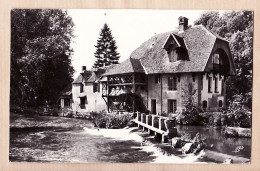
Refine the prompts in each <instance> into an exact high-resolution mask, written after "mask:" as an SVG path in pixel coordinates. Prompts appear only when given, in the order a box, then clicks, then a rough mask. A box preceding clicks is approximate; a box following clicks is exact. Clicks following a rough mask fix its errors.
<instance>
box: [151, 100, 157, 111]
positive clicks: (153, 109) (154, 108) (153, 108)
mask: <svg viewBox="0 0 260 171" xmlns="http://www.w3.org/2000/svg"><path fill="white" fill-rule="evenodd" d="M151 113H152V114H156V99H152V100H151Z"/></svg>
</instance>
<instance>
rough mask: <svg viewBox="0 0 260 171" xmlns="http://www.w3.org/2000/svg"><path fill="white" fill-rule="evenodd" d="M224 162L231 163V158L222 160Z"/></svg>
mask: <svg viewBox="0 0 260 171" xmlns="http://www.w3.org/2000/svg"><path fill="white" fill-rule="evenodd" d="M224 164H232V159H230V158H229V159H226V160H224Z"/></svg>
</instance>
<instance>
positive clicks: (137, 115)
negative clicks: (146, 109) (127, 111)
mask: <svg viewBox="0 0 260 171" xmlns="http://www.w3.org/2000/svg"><path fill="white" fill-rule="evenodd" d="M136 119H137V120H138V121H140V113H139V112H136ZM139 127H140V124H138V128H139Z"/></svg>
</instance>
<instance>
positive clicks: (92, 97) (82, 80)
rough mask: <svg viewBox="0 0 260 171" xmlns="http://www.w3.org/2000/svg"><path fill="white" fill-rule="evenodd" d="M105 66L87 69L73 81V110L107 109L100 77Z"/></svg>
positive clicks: (84, 67)
mask: <svg viewBox="0 0 260 171" xmlns="http://www.w3.org/2000/svg"><path fill="white" fill-rule="evenodd" d="M104 72H105V68H99V69H92V70H86V66H82V72H81V73H80V74H79V76H78V77H77V78H76V79H75V80H74V81H73V82H72V99H73V103H72V110H73V111H74V112H92V111H97V112H99V111H103V110H106V103H105V101H104V100H103V99H102V95H101V91H100V90H101V84H100V83H99V79H100V77H101V75H102V74H103V73H104Z"/></svg>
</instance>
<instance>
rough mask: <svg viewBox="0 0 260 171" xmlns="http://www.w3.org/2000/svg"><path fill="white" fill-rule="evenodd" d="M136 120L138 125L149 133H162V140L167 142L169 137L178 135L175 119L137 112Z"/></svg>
mask: <svg viewBox="0 0 260 171" xmlns="http://www.w3.org/2000/svg"><path fill="white" fill-rule="evenodd" d="M134 121H135V122H136V123H137V124H138V127H142V128H143V130H144V131H148V134H150V135H155V136H156V135H157V134H160V135H161V137H162V139H161V141H162V142H165V141H166V139H167V138H173V137H175V136H177V129H176V122H175V119H169V118H167V117H163V116H159V115H153V114H145V113H140V112H136V118H135V119H134Z"/></svg>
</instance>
